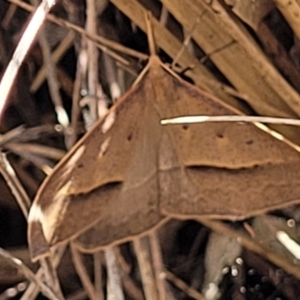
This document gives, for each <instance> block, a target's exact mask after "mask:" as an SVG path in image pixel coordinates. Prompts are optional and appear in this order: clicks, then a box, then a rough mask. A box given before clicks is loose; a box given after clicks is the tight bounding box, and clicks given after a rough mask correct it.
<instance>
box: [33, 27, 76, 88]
mask: <svg viewBox="0 0 300 300" xmlns="http://www.w3.org/2000/svg"><path fill="white" fill-rule="evenodd" d="M74 37H75V35H74V32H73V31H69V32H68V34H67V35H66V37H65V38H64V39H63V41H62V42H61V43H60V44H59V46H58V47H57V48H56V49H55V51H53V53H52V55H51V59H52V62H53V63H54V64H56V63H58V62H59V60H60V59H61V58H62V56H63V55H64V54H65V53H66V51H67V50H68V49H69V48H70V47H71V46H72V44H73V41H74ZM45 77H46V66H45V65H43V66H42V67H41V69H40V70H39V72H38V73H37V75H36V77H35V79H34V81H33V82H32V84H31V86H30V92H32V93H35V92H36V91H37V90H38V89H39V87H40V86H41V84H42V83H43V81H44V80H45Z"/></svg>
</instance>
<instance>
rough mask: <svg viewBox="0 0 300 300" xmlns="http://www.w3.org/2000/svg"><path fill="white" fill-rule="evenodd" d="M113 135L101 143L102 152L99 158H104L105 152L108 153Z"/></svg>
mask: <svg viewBox="0 0 300 300" xmlns="http://www.w3.org/2000/svg"><path fill="white" fill-rule="evenodd" d="M110 140H111V137H108V138H107V139H106V140H105V141H104V142H103V143H102V145H101V147H100V152H99V155H98V158H102V157H103V156H104V154H105V153H106V151H107V149H108V146H109V143H110Z"/></svg>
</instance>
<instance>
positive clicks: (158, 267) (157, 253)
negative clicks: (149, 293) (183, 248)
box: [149, 231, 170, 300]
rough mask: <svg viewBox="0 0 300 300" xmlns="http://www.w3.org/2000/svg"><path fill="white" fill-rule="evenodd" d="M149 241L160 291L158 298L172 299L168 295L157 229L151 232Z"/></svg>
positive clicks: (161, 299)
mask: <svg viewBox="0 0 300 300" xmlns="http://www.w3.org/2000/svg"><path fill="white" fill-rule="evenodd" d="M149 242H150V248H151V254H152V260H153V269H154V274H155V279H156V286H157V291H158V298H159V299H160V300H165V299H170V295H168V297H167V290H166V282H165V278H164V277H163V276H162V275H163V274H164V265H163V258H162V254H161V249H160V245H159V240H158V238H157V234H156V232H155V231H154V232H152V233H150V234H149Z"/></svg>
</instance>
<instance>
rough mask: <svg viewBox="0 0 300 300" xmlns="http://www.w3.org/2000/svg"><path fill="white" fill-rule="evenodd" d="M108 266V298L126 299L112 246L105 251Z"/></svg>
mask: <svg viewBox="0 0 300 300" xmlns="http://www.w3.org/2000/svg"><path fill="white" fill-rule="evenodd" d="M104 254H105V260H106V267H107V277H108V279H107V284H108V298H110V297H112V298H114V299H116V300H124V299H125V296H124V293H123V289H122V282H121V278H120V273H119V268H118V265H117V261H116V255H115V253H114V250H113V248H112V247H108V248H107V249H105V251H104Z"/></svg>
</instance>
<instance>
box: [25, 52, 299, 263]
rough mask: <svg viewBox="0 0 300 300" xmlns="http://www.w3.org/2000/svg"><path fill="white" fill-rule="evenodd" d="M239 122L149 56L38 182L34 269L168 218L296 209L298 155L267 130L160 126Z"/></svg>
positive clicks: (32, 231)
mask: <svg viewBox="0 0 300 300" xmlns="http://www.w3.org/2000/svg"><path fill="white" fill-rule="evenodd" d="M239 114H240V112H239V111H237V110H235V109H233V108H231V107H229V106H227V105H225V104H224V103H223V102H222V101H221V100H219V99H217V98H215V97H214V96H212V95H210V94H208V93H206V92H204V91H202V90H200V89H198V88H197V87H195V86H193V85H191V84H189V83H187V82H185V81H183V80H182V79H180V78H179V77H178V76H177V75H176V74H174V73H173V72H172V70H170V69H169V68H168V67H167V66H165V65H164V64H163V63H162V62H161V61H160V59H159V58H158V57H157V56H155V55H152V56H151V57H150V59H149V62H148V64H147V66H146V67H145V69H144V71H143V72H142V76H141V79H140V81H139V83H138V84H137V85H135V86H134V87H132V88H131V89H130V90H129V91H128V92H127V93H126V94H125V95H124V96H123V97H122V99H120V100H119V101H118V102H117V103H116V104H115V105H114V106H113V107H112V108H111V109H110V111H109V112H108V114H107V115H106V116H105V117H104V118H103V119H101V120H99V121H98V123H96V124H95V126H94V127H93V129H92V130H91V131H90V132H88V133H87V134H86V135H85V136H84V137H83V138H82V139H81V140H80V141H79V142H78V143H77V144H76V145H75V146H74V147H73V149H72V150H71V151H70V152H69V153H68V154H67V155H66V156H65V158H64V159H63V160H62V161H61V162H60V163H59V164H58V165H57V166H56V168H55V169H54V171H53V173H52V174H51V175H50V176H49V177H47V178H46V180H45V181H44V182H43V184H42V186H41V188H40V189H39V191H38V193H37V195H36V198H35V200H34V202H33V205H32V207H31V210H30V214H29V229H28V241H29V246H30V251H31V257H32V259H33V260H37V259H38V258H40V257H42V256H45V255H49V249H50V248H51V247H53V246H56V245H58V244H60V243H64V242H66V241H69V240H73V241H74V243H75V245H77V247H79V248H80V249H81V250H82V251H84V252H93V251H96V250H98V249H100V248H102V247H105V246H107V245H112V244H116V243H121V242H124V241H127V240H130V239H132V238H134V237H136V236H138V235H141V234H145V233H146V232H148V231H149V230H152V229H153V228H156V227H157V226H160V225H161V224H162V223H164V222H166V221H167V220H168V219H170V218H179V219H189V218H194V217H198V216H206V217H209V218H219V219H227V220H238V219H244V218H247V217H250V216H253V215H257V214H262V213H264V212H267V211H270V210H274V209H278V208H281V207H284V206H287V205H291V204H295V203H299V202H300V154H299V152H298V151H297V150H296V149H295V148H293V147H291V146H290V145H289V144H288V142H286V141H285V140H284V139H280V138H275V137H274V136H272V135H270V134H269V132H268V131H267V130H265V127H264V126H257V125H255V124H251V123H244V124H241V123H230V122H224V123H201V124H193V125H173V126H162V125H161V124H160V121H161V120H162V119H167V118H171V117H175V116H183V115H215V116H218V115H239Z"/></svg>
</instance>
